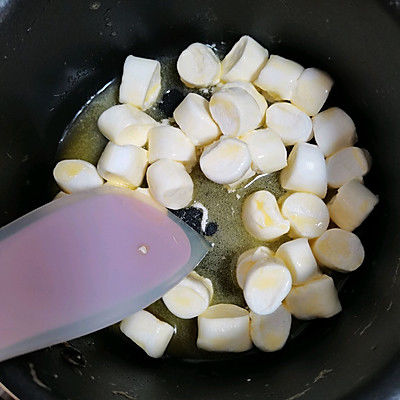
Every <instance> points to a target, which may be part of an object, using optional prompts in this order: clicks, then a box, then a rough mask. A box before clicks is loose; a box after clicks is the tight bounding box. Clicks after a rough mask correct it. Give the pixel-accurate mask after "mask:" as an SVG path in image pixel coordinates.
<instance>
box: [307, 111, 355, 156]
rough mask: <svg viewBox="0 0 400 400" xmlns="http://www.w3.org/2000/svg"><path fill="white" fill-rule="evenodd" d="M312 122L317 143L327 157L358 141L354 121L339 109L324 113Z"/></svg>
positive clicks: (315, 117) (316, 116)
mask: <svg viewBox="0 0 400 400" xmlns="http://www.w3.org/2000/svg"><path fill="white" fill-rule="evenodd" d="M312 121H313V131H314V137H315V141H316V142H317V145H318V146H319V148H320V149H321V150H322V152H323V153H324V155H325V157H327V156H330V155H331V154H333V153H336V152H337V151H339V150H340V149H343V148H344V147H350V146H352V145H353V144H354V143H355V142H356V141H357V134H356V127H355V125H354V122H353V120H352V119H351V118H350V117H349V116H348V115H347V114H346V113H345V112H344V111H343V110H342V109H340V108H338V107H332V108H329V109H328V110H325V111H322V112H321V113H319V114H317V115H315V116H314V117H313V119H312Z"/></svg>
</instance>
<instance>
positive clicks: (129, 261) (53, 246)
mask: <svg viewBox="0 0 400 400" xmlns="http://www.w3.org/2000/svg"><path fill="white" fill-rule="evenodd" d="M208 249H209V244H208V243H207V242H206V241H205V240H204V239H203V238H202V236H200V235H199V234H197V233H196V232H195V231H193V230H192V229H191V228H190V227H189V226H187V225H186V224H185V223H183V222H182V221H181V220H180V219H178V218H177V217H175V216H174V215H173V214H172V213H170V212H168V211H167V210H166V209H165V208H162V207H155V206H154V205H152V204H151V202H149V200H147V199H146V196H144V195H140V194H135V192H133V191H130V190H125V189H114V188H101V189H96V190H93V191H89V192H84V193H79V194H74V195H71V196H65V197H63V198H61V199H59V200H56V201H53V202H51V203H49V204H46V205H44V206H43V207H41V208H39V209H37V210H35V211H33V212H31V213H29V214H27V215H25V216H24V217H22V218H20V219H18V220H16V221H15V222H13V223H11V224H9V225H7V226H5V227H3V228H2V229H1V230H0V274H1V275H0V276H1V281H2V288H1V290H0V361H1V360H5V359H7V358H11V357H14V356H17V355H19V354H23V353H27V352H30V351H33V350H37V349H40V348H43V347H46V346H49V345H52V344H56V343H60V342H62V341H66V340H70V339H73V338H76V337H79V336H82V335H85V334H87V333H90V332H93V331H95V330H98V329H101V328H104V327H106V326H108V325H111V324H113V323H115V322H118V321H120V320H121V319H123V318H124V317H126V316H127V315H129V314H131V313H134V312H136V311H138V310H140V309H143V308H144V307H146V306H148V305H149V304H150V303H152V302H153V301H155V300H157V299H158V298H160V297H161V296H162V295H163V294H164V293H165V292H166V291H168V290H169V289H170V288H171V287H173V286H174V285H175V284H177V283H178V282H179V281H180V280H181V279H183V277H185V276H186V275H187V274H188V273H189V272H190V271H191V270H192V269H193V268H194V267H195V266H196V265H197V264H198V263H199V261H200V260H201V259H202V258H203V257H204V256H205V254H206V253H207V251H208Z"/></svg>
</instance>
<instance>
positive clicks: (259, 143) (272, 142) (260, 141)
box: [241, 129, 287, 174]
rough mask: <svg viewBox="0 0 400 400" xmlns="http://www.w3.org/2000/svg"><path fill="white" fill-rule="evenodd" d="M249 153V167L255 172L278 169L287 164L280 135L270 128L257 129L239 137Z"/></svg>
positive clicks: (268, 171) (263, 172) (267, 171)
mask: <svg viewBox="0 0 400 400" xmlns="http://www.w3.org/2000/svg"><path fill="white" fill-rule="evenodd" d="M241 139H242V140H243V141H244V142H245V143H247V146H248V148H249V151H250V155H251V161H252V164H251V167H252V168H253V169H254V171H256V172H257V173H261V174H265V173H270V172H274V171H279V170H281V169H282V168H284V167H286V165H287V153H286V148H285V145H284V144H283V142H282V139H281V138H280V136H279V135H278V134H277V133H275V132H274V131H273V130H271V129H258V130H256V131H252V132H249V133H247V134H245V135H243V136H242V137H241Z"/></svg>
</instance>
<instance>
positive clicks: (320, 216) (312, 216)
mask: <svg viewBox="0 0 400 400" xmlns="http://www.w3.org/2000/svg"><path fill="white" fill-rule="evenodd" d="M281 213H282V216H283V217H284V218H286V219H288V220H289V221H290V231H289V236H290V237H293V238H298V237H305V238H309V239H311V238H315V237H318V236H321V235H322V234H323V233H324V232H325V231H326V230H327V228H328V225H329V211H328V207H327V206H326V204H325V203H324V202H323V201H322V200H321V199H320V198H319V197H318V196H316V195H315V194H312V193H301V192H297V193H293V194H291V195H289V196H287V197H286V198H285V199H284V200H283V202H282V205H281Z"/></svg>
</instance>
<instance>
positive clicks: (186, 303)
mask: <svg viewBox="0 0 400 400" xmlns="http://www.w3.org/2000/svg"><path fill="white" fill-rule="evenodd" d="M205 281H207V283H204V282H205ZM210 287H211V291H210V290H209V288H210ZM212 295H213V292H212V283H211V281H210V280H209V279H207V278H203V277H202V276H200V275H199V274H197V273H196V272H192V273H190V274H189V275H188V276H187V277H186V278H184V279H183V280H182V281H181V282H179V283H178V284H177V285H176V286H175V287H174V288H172V289H171V290H169V291H168V292H167V293H166V294H165V295H164V296H163V297H162V299H163V302H164V304H165V305H166V307H167V308H168V310H169V311H171V313H172V314H174V315H176V316H177V317H179V318H182V319H190V318H194V317H197V316H198V315H200V314H202V313H203V312H204V311H205V310H206V309H207V308H208V306H209V304H210V301H211V297H212Z"/></svg>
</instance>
